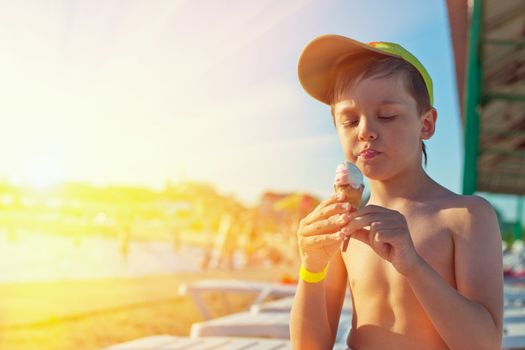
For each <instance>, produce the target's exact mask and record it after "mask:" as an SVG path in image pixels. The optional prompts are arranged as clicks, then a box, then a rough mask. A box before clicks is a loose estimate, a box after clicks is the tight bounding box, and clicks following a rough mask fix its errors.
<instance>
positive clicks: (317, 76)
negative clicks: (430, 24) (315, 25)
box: [297, 34, 434, 106]
mask: <svg viewBox="0 0 525 350" xmlns="http://www.w3.org/2000/svg"><path fill="white" fill-rule="evenodd" d="M360 52H374V53H378V54H382V55H386V56H392V57H398V58H401V59H403V60H405V61H406V62H408V63H410V64H411V65H412V66H414V68H416V69H417V71H418V72H419V74H421V77H422V78H423V81H424V82H425V86H426V87H427V91H428V96H429V98H430V105H431V106H433V105H434V94H433V88H432V78H430V74H428V72H427V70H426V69H425V67H424V66H423V64H421V62H420V61H419V60H418V59H417V58H416V57H415V56H414V55H412V54H411V53H410V52H409V51H408V50H406V49H405V48H403V47H402V46H401V45H399V44H396V43H391V42H384V41H379V42H370V43H362V42H360V41H357V40H353V39H350V38H347V37H344V36H341V35H334V34H327V35H321V36H318V37H316V38H314V39H313V40H312V41H310V42H309V43H308V44H307V45H306V46H305V47H304V49H303V52H302V53H301V56H300V57H299V63H298V65H297V73H298V76H299V81H300V83H301V85H302V86H303V88H304V89H305V90H306V92H307V93H308V94H310V95H311V96H312V97H313V98H315V99H317V100H319V101H321V102H323V103H326V104H330V101H329V96H330V92H331V89H332V86H331V84H332V82H331V81H330V73H331V71H332V69H333V67H334V66H335V64H336V63H337V62H338V61H339V60H340V59H341V58H342V57H343V56H347V55H350V54H354V53H356V54H357V53H360Z"/></svg>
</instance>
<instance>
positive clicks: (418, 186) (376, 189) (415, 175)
mask: <svg viewBox="0 0 525 350" xmlns="http://www.w3.org/2000/svg"><path fill="white" fill-rule="evenodd" d="M368 182H369V184H370V200H369V201H368V204H375V205H380V206H384V207H398V206H402V205H403V204H405V203H406V202H409V201H411V202H414V201H415V202H417V201H420V200H422V199H423V197H425V196H428V195H429V194H430V192H431V191H433V190H436V189H437V188H438V187H439V185H438V184H437V183H436V182H435V181H434V180H432V179H431V178H430V176H428V174H427V173H426V172H425V171H424V170H423V168H422V167H421V166H420V167H417V170H411V171H409V172H405V173H400V174H397V175H396V176H394V177H392V178H390V179H388V180H371V179H369V180H368Z"/></svg>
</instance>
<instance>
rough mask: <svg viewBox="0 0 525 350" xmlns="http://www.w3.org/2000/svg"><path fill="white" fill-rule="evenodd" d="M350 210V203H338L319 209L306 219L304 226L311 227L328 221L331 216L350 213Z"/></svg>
mask: <svg viewBox="0 0 525 350" xmlns="http://www.w3.org/2000/svg"><path fill="white" fill-rule="evenodd" d="M350 208H351V205H350V203H341V202H338V203H332V204H329V205H327V206H326V207H323V208H319V210H316V211H314V212H312V214H311V215H309V216H308V217H307V218H305V220H304V222H303V224H306V225H309V224H312V223H314V222H316V221H320V220H324V219H328V218H330V217H331V216H334V215H337V214H343V213H350Z"/></svg>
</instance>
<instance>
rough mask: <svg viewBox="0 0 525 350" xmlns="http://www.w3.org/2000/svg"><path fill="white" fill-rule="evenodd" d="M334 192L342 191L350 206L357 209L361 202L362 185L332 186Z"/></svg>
mask: <svg viewBox="0 0 525 350" xmlns="http://www.w3.org/2000/svg"><path fill="white" fill-rule="evenodd" d="M334 190H335V193H337V194H339V193H344V194H345V198H346V202H348V203H350V205H351V206H352V208H354V209H358V208H359V204H360V203H361V197H362V195H363V190H364V186H361V187H359V188H354V187H352V186H350V185H345V186H334Z"/></svg>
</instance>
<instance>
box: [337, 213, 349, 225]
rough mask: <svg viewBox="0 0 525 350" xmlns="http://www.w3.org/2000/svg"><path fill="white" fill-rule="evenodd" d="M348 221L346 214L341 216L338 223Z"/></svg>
mask: <svg viewBox="0 0 525 350" xmlns="http://www.w3.org/2000/svg"><path fill="white" fill-rule="evenodd" d="M347 219H348V217H347V216H346V214H342V215H339V219H338V220H337V221H339V222H340V223H344V222H345V221H346V220H347Z"/></svg>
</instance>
